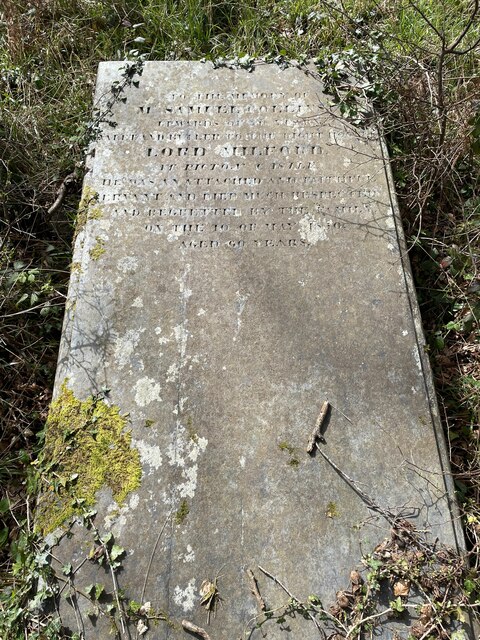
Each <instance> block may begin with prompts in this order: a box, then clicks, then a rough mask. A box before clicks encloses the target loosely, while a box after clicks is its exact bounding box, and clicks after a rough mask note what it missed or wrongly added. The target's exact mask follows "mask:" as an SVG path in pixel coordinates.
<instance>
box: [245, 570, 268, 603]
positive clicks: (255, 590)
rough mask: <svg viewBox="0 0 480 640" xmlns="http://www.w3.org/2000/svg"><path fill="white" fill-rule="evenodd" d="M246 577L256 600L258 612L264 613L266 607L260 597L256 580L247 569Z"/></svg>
mask: <svg viewBox="0 0 480 640" xmlns="http://www.w3.org/2000/svg"><path fill="white" fill-rule="evenodd" d="M247 576H248V577H249V578H250V589H251V591H252V593H253V595H254V596H255V598H256V600H257V604H258V608H259V609H260V611H266V609H267V606H266V604H265V600H264V599H263V598H262V595H261V593H260V591H259V589H258V584H257V580H256V578H255V576H254V575H253V571H252V570H251V569H247Z"/></svg>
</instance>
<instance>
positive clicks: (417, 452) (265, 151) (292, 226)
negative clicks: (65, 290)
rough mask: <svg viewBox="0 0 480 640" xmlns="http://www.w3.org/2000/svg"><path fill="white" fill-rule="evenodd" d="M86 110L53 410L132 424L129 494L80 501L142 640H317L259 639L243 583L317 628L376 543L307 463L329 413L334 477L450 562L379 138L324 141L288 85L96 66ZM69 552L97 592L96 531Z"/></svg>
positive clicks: (321, 123)
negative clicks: (116, 559) (322, 608)
mask: <svg viewBox="0 0 480 640" xmlns="http://www.w3.org/2000/svg"><path fill="white" fill-rule="evenodd" d="M96 100H97V104H98V106H99V112H98V113H99V115H98V118H97V120H98V123H99V126H100V135H99V137H98V139H97V141H96V143H95V145H94V146H95V149H94V157H93V158H92V159H91V160H90V167H89V172H88V173H87V176H86V179H85V187H84V197H83V201H82V205H81V215H82V217H83V219H84V220H83V222H84V226H83V227H82V228H81V229H79V232H78V236H77V239H76V246H75V255H74V267H73V269H72V278H71V286H70V291H69V295H68V305H67V317H66V320H65V327H64V334H63V342H62V348H61V353H60V358H59V364H58V375H57V382H56V393H57V396H61V394H62V393H63V394H65V393H66V389H67V388H68V389H70V390H71V391H72V392H73V394H74V396H75V398H77V399H79V400H81V401H86V399H88V398H89V397H90V398H91V397H92V396H95V397H97V398H98V397H100V396H101V398H102V400H101V402H102V403H105V404H106V405H109V406H110V407H118V410H119V411H120V412H121V414H122V415H125V414H128V417H127V416H125V423H126V426H125V428H124V430H123V431H122V434H123V435H124V434H125V433H128V434H130V436H131V443H130V444H131V451H133V452H136V453H135V455H137V459H138V461H139V463H140V464H141V480H140V482H133V481H132V484H131V486H130V489H131V490H130V491H129V492H128V491H124V492H123V494H122V495H121V497H119V494H118V492H117V494H115V489H114V487H112V486H109V485H108V482H107V483H106V484H105V486H104V487H102V488H101V489H100V490H98V491H97V493H96V496H95V499H96V504H95V510H96V512H97V514H96V516H95V520H94V522H95V526H96V527H97V529H98V531H99V535H104V534H105V533H106V532H112V534H113V536H114V538H115V543H116V544H118V545H119V546H121V547H122V548H124V549H125V556H124V557H123V558H122V563H121V569H119V570H118V572H117V580H118V585H117V586H118V589H119V590H123V591H124V593H125V594H126V598H127V599H132V600H135V601H137V602H140V603H144V602H146V601H149V602H151V604H152V606H153V608H154V610H156V611H157V612H159V611H163V612H167V614H168V617H169V621H170V624H167V623H165V622H159V624H158V626H153V625H150V626H151V628H150V630H149V631H148V634H149V635H147V637H152V638H159V639H160V638H162V639H163V638H183V637H187V636H186V634H185V631H184V630H183V629H182V628H181V626H180V625H179V624H178V621H180V620H182V619H188V620H189V621H191V622H192V623H195V624H196V625H198V626H199V627H202V628H205V629H207V631H208V633H209V634H210V636H211V638H212V639H213V640H218V639H223V640H225V639H234V638H235V639H236V638H240V637H242V638H243V637H252V638H261V637H263V634H266V637H267V638H281V637H282V638H283V637H292V638H295V639H300V638H302V640H308V639H309V638H314V637H315V638H316V637H318V630H317V629H316V628H315V626H314V625H313V624H312V622H311V621H310V620H305V619H303V618H302V616H299V615H297V616H296V617H295V618H292V619H288V621H287V622H286V623H285V624H284V625H281V624H276V623H275V622H271V623H268V624H265V625H264V626H263V627H262V628H261V629H260V630H253V631H252V629H253V627H254V626H255V622H256V621H258V619H259V618H256V616H258V614H259V611H258V603H257V601H256V598H255V597H254V595H252V592H251V590H250V586H251V582H250V580H249V577H248V575H247V573H246V570H247V569H252V570H253V572H254V574H255V576H256V578H257V579H258V584H259V588H260V591H261V594H262V596H263V597H264V599H265V601H266V602H267V603H268V606H270V607H272V608H277V607H281V605H282V604H284V603H285V602H286V601H287V600H288V596H287V595H286V594H285V592H284V591H283V590H282V588H280V587H279V585H278V584H276V583H275V582H274V581H273V580H271V579H269V578H268V577H267V576H266V575H265V574H263V573H262V572H261V571H260V570H259V569H258V566H259V565H260V566H262V567H263V568H264V569H265V570H266V571H268V572H269V573H271V574H272V575H273V576H275V577H276V578H278V579H279V580H280V581H281V582H282V583H283V584H284V585H285V586H286V587H287V588H288V589H289V591H291V593H292V594H294V596H295V597H296V598H298V599H301V600H305V599H306V598H308V596H309V595H310V594H318V595H319V596H320V597H321V598H322V600H323V602H324V604H325V605H328V604H329V603H331V602H332V601H333V600H334V599H335V593H336V591H337V590H339V589H342V588H345V587H346V586H347V585H348V580H349V575H350V571H351V570H352V569H354V568H355V567H357V566H358V565H359V562H360V559H361V555H362V552H368V551H370V550H372V549H373V548H374V547H375V545H377V544H378V543H379V542H380V541H381V540H382V539H383V538H385V537H386V536H388V534H389V528H390V525H389V524H388V523H387V522H386V520H385V519H383V518H381V517H380V518H379V517H377V518H376V519H374V518H373V516H374V515H375V514H374V513H373V512H372V511H371V510H370V509H369V508H368V505H366V504H365V501H364V500H362V498H361V496H359V495H358V494H357V493H356V492H355V491H354V490H353V488H352V486H351V485H349V484H348V482H346V481H345V479H344V478H342V477H341V476H340V475H339V474H338V473H337V472H336V471H335V469H334V468H332V466H330V465H329V464H328V462H327V461H326V460H325V459H324V458H323V457H322V456H321V455H319V454H318V452H317V455H313V456H311V455H309V454H307V453H306V451H305V449H306V446H307V442H308V439H309V437H310V434H311V433H312V430H313V429H314V427H315V423H316V420H317V417H318V415H319V412H320V409H321V407H322V404H323V402H324V401H325V400H328V401H329V403H330V407H331V408H330V412H329V415H328V417H327V419H326V421H325V422H324V424H323V436H322V440H323V441H324V442H320V440H319V441H318V442H319V446H320V447H321V448H322V450H324V451H325V452H326V453H327V455H328V456H329V458H330V459H331V460H332V461H333V462H334V463H335V464H336V465H337V466H338V467H339V468H340V469H342V470H343V471H344V472H345V473H346V474H348V476H349V477H350V478H351V479H353V480H354V481H355V482H356V483H358V486H361V487H362V489H363V490H364V491H365V493H366V494H368V495H369V496H371V497H372V498H373V499H374V501H375V503H376V504H378V505H382V506H383V508H385V509H387V508H388V509H390V510H392V511H395V510H398V511H399V512H400V511H401V512H402V513H407V512H409V513H411V515H412V516H413V521H414V522H415V523H416V524H417V526H418V527H419V528H421V529H426V530H427V531H428V532H429V535H430V536H431V538H432V539H434V538H435V537H436V536H438V538H439V539H440V540H441V541H442V542H443V543H446V544H449V545H452V546H454V547H456V548H459V547H461V546H462V542H461V540H462V538H461V533H460V527H459V523H458V515H457V511H456V509H455V506H454V505H453V503H452V502H451V499H450V496H451V495H452V484H451V479H450V476H449V475H448V461H447V456H446V448H445V444H444V441H443V436H442V432H441V427H440V424H439V419H438V415H437V408H436V404H435V396H434V392H433V388H432V379H431V373H430V369H429V365H428V361H427V359H426V356H425V349H424V338H423V334H422V329H421V325H420V319H419V312H418V307H417V302H416V298H415V294H414V290H413V287H412V282H411V275H410V270H409V266H408V257H407V255H406V251H405V243H404V239H403V235H402V229H401V224H400V220H399V216H398V211H397V207H396V202H395V195H394V193H393V190H392V179H391V174H390V169H389V165H388V161H387V159H386V157H385V152H384V148H383V145H382V141H381V138H380V137H379V135H378V133H377V132H376V131H375V130H374V129H367V130H358V129H355V128H354V127H353V126H351V125H349V124H348V123H346V122H345V121H342V120H341V119H339V118H338V117H336V116H335V114H334V113H332V111H331V110H330V108H329V106H328V105H329V100H328V97H326V96H325V95H324V94H323V93H322V87H321V84H320V82H319V81H318V79H317V78H316V77H315V74H314V73H312V72H310V71H308V72H307V71H305V70H302V69H300V68H298V67H295V66H293V67H292V66H291V67H288V68H286V69H282V68H280V67H279V66H276V65H257V66H256V67H255V68H254V70H253V71H252V72H249V71H248V70H245V69H238V68H237V69H233V68H220V69H214V68H213V66H212V65H211V64H210V63H206V64H202V63H191V62H151V63H145V65H144V67H143V69H142V70H141V73H136V74H133V72H132V69H131V68H129V67H128V66H127V67H125V65H124V64H123V65H122V64H121V63H111V62H108V63H102V64H101V65H100V68H99V74H98V81H97V93H96ZM90 427H91V425H90ZM130 463H131V459H129V462H128V464H127V462H125V470H127V469H128V473H129V474H131V475H132V474H134V472H133V471H132V469H134V466H133V467H131V466H128V465H130ZM80 481H81V478H80V479H78V480H77V482H80ZM115 496H116V497H117V500H115ZM377 515H378V514H377ZM72 534H73V535H72V536H70V537H68V536H64V537H63V538H62V539H61V541H60V542H59V546H58V549H57V550H56V551H55V554H56V556H57V557H58V558H59V560H60V561H61V562H65V563H67V562H71V563H72V566H73V569H76V567H78V566H79V565H81V566H80V568H79V569H78V570H77V571H75V577H74V582H75V586H76V588H77V589H79V590H80V591H81V590H85V589H86V587H87V585H91V584H95V583H102V584H105V585H106V586H107V590H110V591H112V589H113V586H112V583H111V576H110V575H109V572H108V571H106V570H105V569H104V568H102V567H100V568H99V567H98V565H97V564H95V563H94V562H91V561H88V562H85V560H84V559H85V557H86V555H87V554H88V551H89V549H90V548H91V543H90V542H89V541H90V540H91V535H92V534H91V531H88V530H87V529H86V528H85V527H83V526H81V524H79V523H77V524H76V525H74V527H73V529H72ZM59 566H60V565H59ZM215 578H218V579H217V583H216V584H217V587H218V596H219V598H217V600H218V607H217V610H216V616H213V612H212V615H211V616H210V617H211V619H210V621H209V624H207V615H208V611H207V609H206V607H205V603H204V604H203V605H202V603H201V599H202V595H201V593H205V581H207V582H208V581H209V582H211V583H214V579H215ZM202 585H203V592H202V591H201V590H202ZM207 586H208V585H207ZM220 598H221V602H220ZM89 609H91V604H90V603H88V601H87V600H86V599H85V598H82V597H81V596H78V597H77V598H76V606H75V607H73V606H70V605H69V604H68V603H67V602H64V603H62V605H61V611H62V616H63V619H64V622H65V624H67V625H68V626H69V627H70V628H71V629H72V631H74V632H75V631H78V629H84V632H85V634H86V637H87V638H91V637H100V638H107V637H109V636H108V632H109V631H108V630H109V625H108V623H107V622H106V620H105V618H104V617H102V616H99V617H97V618H96V617H95V616H91V617H89V616H88V611H89ZM285 626H287V627H288V628H289V629H290V630H291V631H290V632H289V631H285V629H284V628H285ZM134 634H135V630H133V631H132V637H133V636H134ZM249 634H250V635H249ZM190 637H191V636H190Z"/></svg>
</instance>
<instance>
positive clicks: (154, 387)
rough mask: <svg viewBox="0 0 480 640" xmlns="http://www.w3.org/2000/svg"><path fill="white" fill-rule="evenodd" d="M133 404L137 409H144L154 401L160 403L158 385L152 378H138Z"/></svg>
mask: <svg viewBox="0 0 480 640" xmlns="http://www.w3.org/2000/svg"><path fill="white" fill-rule="evenodd" d="M134 389H135V402H136V403H137V405H138V406H139V407H146V406H147V404H150V403H151V402H154V401H155V400H156V401H158V402H161V401H162V399H161V397H160V385H159V384H158V382H156V381H155V380H154V379H153V378H148V377H147V376H145V378H140V380H137V382H136V384H135V387H134Z"/></svg>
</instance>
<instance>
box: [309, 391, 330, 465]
mask: <svg viewBox="0 0 480 640" xmlns="http://www.w3.org/2000/svg"><path fill="white" fill-rule="evenodd" d="M329 409H330V403H329V402H328V400H325V402H324V403H323V404H322V408H321V409H320V413H319V414H318V418H317V421H316V422H315V428H314V430H313V431H312V433H311V435H310V438H309V439H308V444H307V453H312V451H313V450H314V449H315V444H316V441H317V440H323V441H324V438H323V436H322V426H323V423H324V422H325V418H326V417H327V414H328V411H329Z"/></svg>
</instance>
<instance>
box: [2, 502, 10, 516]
mask: <svg viewBox="0 0 480 640" xmlns="http://www.w3.org/2000/svg"><path fill="white" fill-rule="evenodd" d="M8 511H10V502H9V501H8V499H7V498H3V500H0V515H2V516H3V514H4V513H7V512H8Z"/></svg>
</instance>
